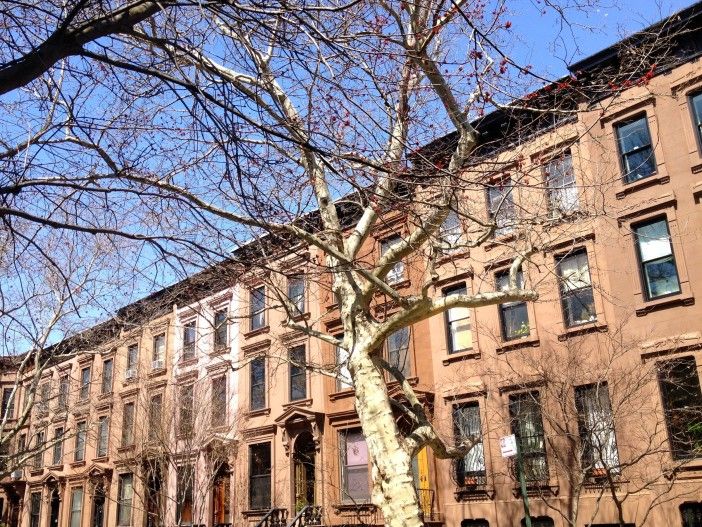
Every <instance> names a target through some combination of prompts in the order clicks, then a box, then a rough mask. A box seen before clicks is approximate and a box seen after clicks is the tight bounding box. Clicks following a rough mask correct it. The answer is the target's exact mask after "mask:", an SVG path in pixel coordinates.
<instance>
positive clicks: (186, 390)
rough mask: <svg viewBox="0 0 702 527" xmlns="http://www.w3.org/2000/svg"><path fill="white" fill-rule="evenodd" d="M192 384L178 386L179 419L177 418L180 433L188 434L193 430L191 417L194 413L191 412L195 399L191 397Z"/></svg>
mask: <svg viewBox="0 0 702 527" xmlns="http://www.w3.org/2000/svg"><path fill="white" fill-rule="evenodd" d="M193 389H194V386H193V385H192V384H188V385H186V386H181V388H180V419H179V420H178V431H179V432H180V434H181V435H189V434H191V433H192V431H193V419H194V417H195V414H194V413H193V410H194V408H193V405H194V403H195V399H194V398H193V395H194V394H193Z"/></svg>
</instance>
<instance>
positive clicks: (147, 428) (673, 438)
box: [1, 5, 702, 527]
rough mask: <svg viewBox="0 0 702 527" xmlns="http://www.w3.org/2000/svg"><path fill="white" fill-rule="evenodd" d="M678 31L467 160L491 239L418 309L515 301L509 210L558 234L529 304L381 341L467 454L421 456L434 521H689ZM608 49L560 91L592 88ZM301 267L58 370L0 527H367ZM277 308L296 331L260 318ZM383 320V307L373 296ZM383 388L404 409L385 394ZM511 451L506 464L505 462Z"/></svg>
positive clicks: (694, 451)
mask: <svg viewBox="0 0 702 527" xmlns="http://www.w3.org/2000/svg"><path fill="white" fill-rule="evenodd" d="M678 20H679V21H682V22H681V23H683V22H684V27H685V28H687V29H689V30H690V31H689V32H681V34H680V36H679V37H678V38H677V40H675V42H674V45H673V51H672V52H671V53H672V55H673V56H674V57H675V58H676V61H675V62H674V63H671V64H670V65H666V67H662V68H658V69H652V70H649V71H644V72H641V71H638V72H636V75H635V76H633V77H632V78H631V79H628V80H625V81H622V80H620V79H618V80H617V81H616V83H615V84H616V86H613V87H612V92H611V93H609V94H607V93H604V94H603V93H602V92H601V91H600V92H598V94H597V96H592V97H582V98H581V99H579V100H577V106H576V110H577V111H572V112H570V113H568V114H567V115H565V116H563V115H561V116H559V117H558V118H557V119H552V120H550V121H548V122H546V121H545V120H540V121H538V123H537V125H535V126H532V127H531V128H530V129H529V134H528V135H526V136H524V135H522V136H521V139H520V140H519V141H518V142H517V143H514V144H513V143H512V142H511V141H512V137H511V136H510V135H509V130H510V126H511V124H510V123H511V122H512V119H513V117H514V116H513V115H512V114H508V113H505V112H496V113H495V114H493V115H491V116H489V117H488V118H486V119H484V120H482V121H481V123H480V124H479V125H478V127H479V129H480V131H481V137H482V139H483V140H484V141H485V142H486V144H497V146H494V147H491V148H489V149H487V148H486V149H485V154H484V155H483V157H482V158H481V163H482V164H484V166H481V167H480V169H481V170H483V171H485V172H486V173H488V174H489V175H488V176H487V179H486V185H485V189H484V192H483V191H480V192H478V191H475V190H471V189H466V190H465V191H464V192H463V193H462V194H461V195H460V198H459V200H458V204H457V208H458V210H459V211H463V210H465V212H466V214H470V215H472V216H478V217H480V216H484V217H488V218H491V219H493V220H495V221H497V223H498V225H499V226H500V228H499V229H498V232H497V233H496V236H495V238H494V239H493V240H491V241H489V242H487V243H485V244H482V245H481V246H480V247H477V248H472V249H471V250H470V251H465V250H462V249H460V243H458V242H459V241H460V239H461V236H462V234H463V233H462V224H461V221H460V219H459V217H458V216H457V215H456V216H454V215H451V216H449V218H448V219H447V221H446V222H445V224H444V226H443V228H442V236H443V241H444V242H445V243H446V247H445V248H444V250H443V252H442V255H441V257H440V258H438V259H437V261H436V278H435V280H434V281H433V283H432V294H433V295H435V296H442V295H443V296H445V295H451V294H457V293H461V292H471V293H476V292H481V291H492V290H495V289H501V288H503V287H506V282H505V281H506V274H505V273H506V272H507V271H508V267H509V265H510V263H511V261H512V260H511V258H508V257H507V256H509V254H508V253H507V252H506V251H507V249H506V247H508V245H509V243H510V241H511V240H513V239H514V238H515V237H516V236H517V233H516V227H515V225H516V224H517V223H518V222H517V221H516V220H517V218H518V216H519V211H520V210H543V211H544V213H545V216H548V211H551V210H552V211H558V212H559V216H561V217H563V216H565V217H566V218H568V221H567V222H565V223H562V222H561V223H559V222H552V223H549V222H544V223H542V224H538V225H536V224H535V225H533V226H530V228H529V229H528V230H529V231H530V235H532V234H533V235H535V236H539V238H540V240H541V242H542V243H541V246H543V247H544V249H543V250H540V251H539V252H538V253H537V254H533V255H531V256H530V258H529V261H528V263H526V264H525V265H524V266H523V267H522V270H521V272H520V278H519V279H520V280H521V281H523V283H525V284H528V285H529V286H530V287H532V288H534V289H536V290H537V291H538V292H539V295H540V299H539V301H537V302H533V303H523V302H512V303H507V304H501V305H496V306H487V307H483V308H478V309H466V308H455V309H451V310H449V311H448V312H447V313H445V314H444V315H441V316H434V317H432V318H430V319H428V320H424V321H422V322H418V323H416V324H414V325H412V326H411V327H409V328H406V329H403V330H400V331H398V332H396V333H394V334H392V335H391V336H390V338H389V339H388V340H387V342H386V346H385V350H384V351H383V352H384V353H385V357H386V359H387V360H388V362H390V363H391V364H393V365H395V366H397V367H398V368H399V369H400V370H401V371H402V373H403V374H404V376H405V377H406V378H407V379H408V380H409V382H410V384H411V385H412V386H413V387H414V389H415V392H416V393H417V395H418V396H419V398H420V400H421V402H422V403H423V404H424V405H425V406H426V407H427V408H428V409H429V410H430V411H431V413H432V415H433V418H434V421H435V423H436V426H437V428H438V429H439V430H441V431H442V433H443V434H444V436H445V437H446V438H450V439H460V438H462V437H467V436H471V437H474V438H478V439H479V440H478V442H477V444H476V446H475V447H474V448H473V449H472V450H471V451H470V453H469V454H468V455H466V456H465V457H464V458H463V459H460V460H456V461H453V462H450V461H446V460H436V459H434V457H433V456H432V453H431V451H430V450H427V449H425V450H422V451H421V452H420V453H419V454H418V456H417V457H416V460H415V467H414V472H415V481H416V487H417V492H418V495H419V499H420V503H421V506H422V509H423V511H424V520H425V522H426V523H427V524H435V525H446V526H450V527H454V526H455V527H458V526H460V527H485V526H519V525H524V524H525V501H527V500H525V499H524V498H527V499H528V502H529V504H528V505H529V509H530V515H531V517H532V518H531V524H532V525H533V526H535V527H536V526H539V527H546V526H565V525H577V526H585V525H592V526H600V527H603V526H608V525H609V526H611V525H620V524H622V523H623V524H625V525H636V526H639V525H647V526H648V525H650V526H660V525H679V526H683V527H695V526H700V525H702V464H701V463H700V459H702V450H701V449H702V442H701V441H702V417H701V416H702V391H701V389H700V381H699V366H698V365H697V361H698V360H700V350H701V349H702V322H701V321H702V316H701V315H702V311H701V310H700V308H699V305H698V304H697V303H696V296H699V295H700V294H702V290H700V287H702V286H701V285H700V284H702V268H701V267H700V266H699V265H697V264H696V261H697V259H698V258H700V257H702V242H701V241H700V235H699V232H700V230H701V229H702V212H701V211H700V197H701V196H702V176H700V175H699V174H700V173H701V172H702V68H700V65H699V61H698V57H699V53H700V52H701V51H702V48H701V47H700V44H699V42H700V35H702V31H700V30H699V28H700V27H701V26H702V13H701V10H700V5H696V6H693V7H692V8H690V9H688V10H686V11H684V12H682V13H681V14H679V18H678ZM625 44H626V43H625ZM618 49H620V48H619V47H613V48H610V49H607V50H604V51H602V52H600V53H598V54H596V55H594V56H593V57H590V58H588V59H585V60H583V61H581V62H580V63H578V64H575V65H573V66H572V67H571V69H572V72H573V74H574V75H576V74H577V76H578V77H579V78H588V75H590V76H591V77H596V76H597V74H598V72H602V71H606V69H607V68H608V67H610V66H611V65H612V64H614V63H616V62H617V61H619V60H620V55H619V54H618ZM625 82H627V84H624V83H625ZM560 84H562V83H559V85H560ZM559 85H554V86H551V87H547V88H548V89H547V88H545V89H544V90H547V91H548V90H549V89H557V88H558V86H559ZM585 92H586V91H585ZM620 92H621V93H620ZM446 140H450V138H447V139H446ZM431 147H432V146H431V145H430V146H429V147H428V148H431ZM382 225H383V226H382V228H379V229H376V231H375V232H374V233H373V236H372V237H371V238H370V239H369V240H368V241H367V246H366V247H365V248H364V249H365V253H367V254H368V258H369V259H371V260H372V259H373V258H377V257H378V256H379V255H380V254H382V253H383V252H384V251H385V250H387V249H388V247H391V246H392V244H393V243H394V240H396V237H398V236H404V235H406V234H408V231H409V229H410V224H409V222H408V220H407V216H406V214H403V213H402V212H401V211H398V212H395V213H391V214H388V215H387V216H386V217H385V218H384V221H383V224H382ZM549 239H553V242H552V243H543V240H549ZM455 246H457V247H459V249H456V250H453V249H452V248H453V247H455ZM316 258H321V255H320V254H316V250H315V249H312V248H302V249H300V248H299V247H298V248H294V250H293V249H291V250H290V251H288V252H286V253H285V254H284V255H283V256H281V257H280V258H279V260H278V261H276V262H272V263H271V267H275V268H276V269H277V270H278V272H277V274H276V277H277V278H275V279H274V280H273V282H271V278H270V277H269V276H264V275H263V274H261V273H260V272H259V271H257V270H251V269H247V268H244V267H241V266H239V267H237V266H232V267H231V269H229V268H228V269H227V273H226V274H225V275H223V274H222V273H221V272H209V273H208V272H205V273H204V275H203V276H204V280H199V279H197V278H193V279H191V280H189V281H185V282H183V283H182V284H177V285H176V286H174V287H173V288H169V289H167V290H164V291H161V292H159V293H156V294H155V295H152V297H149V298H147V299H145V300H144V301H142V302H140V303H137V304H135V305H132V306H128V307H126V308H124V309H123V310H122V312H121V313H120V314H119V316H118V317H116V319H115V320H114V321H111V322H109V323H107V324H108V326H109V327H108V329H109V331H98V332H97V333H99V337H97V338H92V339H84V340H87V341H88V343H87V344H85V343H83V344H81V345H80V346H78V345H76V346H75V350H74V351H73V352H71V353H68V354H66V356H65V358H64V357H61V358H59V359H57V361H56V364H54V365H52V366H51V367H50V368H48V369H47V370H46V371H45V372H44V374H43V375H44V377H45V379H43V381H42V383H40V384H39V390H38V395H37V402H36V405H35V408H34V410H33V414H32V419H31V420H30V422H29V423H27V425H26V427H25V428H26V431H25V432H24V433H23V434H21V435H20V436H19V437H18V441H17V445H16V446H15V451H16V452H21V451H22V450H23V449H26V448H28V445H35V446H36V445H44V444H46V445H48V446H47V448H45V449H42V448H39V449H38V450H37V451H36V454H34V455H33V457H32V458H31V459H30V460H29V462H28V463H25V464H24V466H23V467H22V468H20V469H18V470H15V471H13V472H12V474H11V476H9V477H7V478H5V479H4V480H3V481H2V482H1V483H2V488H3V489H4V497H3V500H4V501H3V503H4V505H3V508H2V518H3V521H5V522H6V523H8V524H10V525H22V526H29V527H53V526H54V525H70V526H71V527H78V526H83V527H88V526H90V527H103V526H108V525H109V526H112V525H119V526H141V525H145V526H160V525H168V526H170V525H207V526H224V525H237V526H244V525H251V526H253V525H291V524H293V523H294V524H295V525H304V524H320V523H321V524H324V525H338V526H341V525H381V524H382V523H383V520H382V517H381V516H380V514H379V513H378V512H377V510H376V508H375V506H373V505H372V504H371V502H370V496H371V485H370V477H371V474H370V468H369V464H368V453H367V449H366V445H365V440H364V437H363V434H362V433H361V430H360V425H359V419H358V416H357V414H356V411H355V408H354V393H353V390H352V387H351V383H350V379H349V377H348V372H347V371H346V369H345V364H344V363H345V357H344V353H345V352H344V350H343V349H341V348H338V347H336V346H334V345H333V344H332V343H331V342H327V341H322V340H319V339H311V338H309V337H307V336H306V335H304V334H303V333H302V332H296V331H291V330H286V329H284V327H283V324H282V323H283V322H284V321H285V320H286V319H287V318H288V317H291V318H294V319H296V320H300V321H304V322H310V323H311V324H313V326H314V327H316V328H317V329H319V330H321V331H323V332H324V333H325V334H328V335H333V336H336V335H338V334H340V332H341V331H342V330H341V324H340V321H339V319H338V315H337V314H335V302H336V300H335V299H334V298H333V297H332V295H330V294H329V293H328V291H327V289H328V288H327V286H326V282H325V280H327V278H325V277H324V276H317V275H315V271H314V270H311V269H310V267H309V262H311V261H314V260H315V259H316ZM424 263H425V262H422V261H419V260H417V259H416V258H415V259H408V261H406V262H401V263H398V264H397V265H396V266H395V267H394V268H393V270H392V271H391V272H390V273H389V275H388V278H387V280H388V283H390V282H392V285H393V286H394V287H395V288H397V289H405V288H406V289H407V290H412V288H416V287H418V284H419V283H420V278H421V276H420V273H422V272H424V270H425V266H424ZM218 271H221V269H220V270H218ZM203 276H200V278H202V277H203ZM223 276H224V278H223ZM270 289H275V290H276V291H284V292H285V293H286V295H287V297H288V299H289V301H290V303H291V304H292V306H293V307H294V311H293V312H292V313H290V312H288V313H286V312H285V311H284V310H282V309H275V308H273V306H274V305H278V304H279V302H278V301H277V299H276V294H275V292H274V291H271V290H270ZM374 309H375V310H376V313H374V314H375V315H377V316H378V317H382V316H387V314H388V313H391V312H392V309H393V307H392V304H391V303H389V302H387V301H386V300H385V299H383V298H378V299H377V301H376V302H375V304H374ZM101 329H105V328H101ZM325 365H327V366H328V365H335V368H331V369H330V368H326V370H327V371H326V374H323V373H322V372H321V371H320V370H323V369H325V368H324V366H325ZM3 382H4V384H3V387H4V388H6V389H10V388H11V386H12V383H13V382H14V378H12V376H11V375H10V374H5V376H4V378H3ZM388 392H389V394H390V396H391V397H396V398H397V399H398V400H399V399H401V397H402V395H401V394H400V391H399V389H398V386H397V383H393V382H390V380H388ZM5 393H10V392H7V391H6V392H3V408H5V409H8V412H9V413H10V414H14V413H15V412H18V411H19V407H20V401H21V400H22V398H23V397H25V395H24V394H23V393H22V389H21V386H20V389H19V390H18V391H17V393H15V395H14V399H12V398H11V397H10V396H9V395H8V396H7V397H5ZM64 435H65V438H64ZM511 435H514V436H515V443H516V446H517V447H518V450H519V455H518V456H508V457H503V455H502V454H501V450H500V440H501V438H505V437H509V436H511ZM520 474H521V476H522V478H521V479H522V480H523V483H522V482H520V478H519V475H520ZM525 490H526V492H524V491H525ZM298 513H300V515H299V516H297V515H298ZM276 522H278V523H276Z"/></svg>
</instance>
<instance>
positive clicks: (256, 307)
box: [249, 286, 266, 330]
mask: <svg viewBox="0 0 702 527" xmlns="http://www.w3.org/2000/svg"><path fill="white" fill-rule="evenodd" d="M249 309H250V310H251V311H250V316H251V329H252V330H254V329H259V328H262V327H263V326H264V325H265V323H266V320H265V309H266V289H265V287H263V286H261V287H257V288H256V289H253V290H252V291H251V297H250V299H249Z"/></svg>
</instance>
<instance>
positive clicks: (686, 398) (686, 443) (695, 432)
mask: <svg viewBox="0 0 702 527" xmlns="http://www.w3.org/2000/svg"><path fill="white" fill-rule="evenodd" d="M658 384H659V386H660V390H661V396H662V399H663V411H664V413H665V421H666V425H667V428H668V439H669V440H670V450H671V453H672V455H673V459H687V458H693V457H700V456H701V455H702V392H701V391H700V378H699V375H698V373H697V364H696V363H695V359H694V357H682V358H680V359H675V360H670V361H665V362H660V363H658Z"/></svg>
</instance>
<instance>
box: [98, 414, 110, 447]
mask: <svg viewBox="0 0 702 527" xmlns="http://www.w3.org/2000/svg"><path fill="white" fill-rule="evenodd" d="M108 438H109V421H108V419H107V417H106V416H102V417H100V418H99V419H98V438H97V456H98V457H102V456H106V455H107V444H108Z"/></svg>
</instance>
